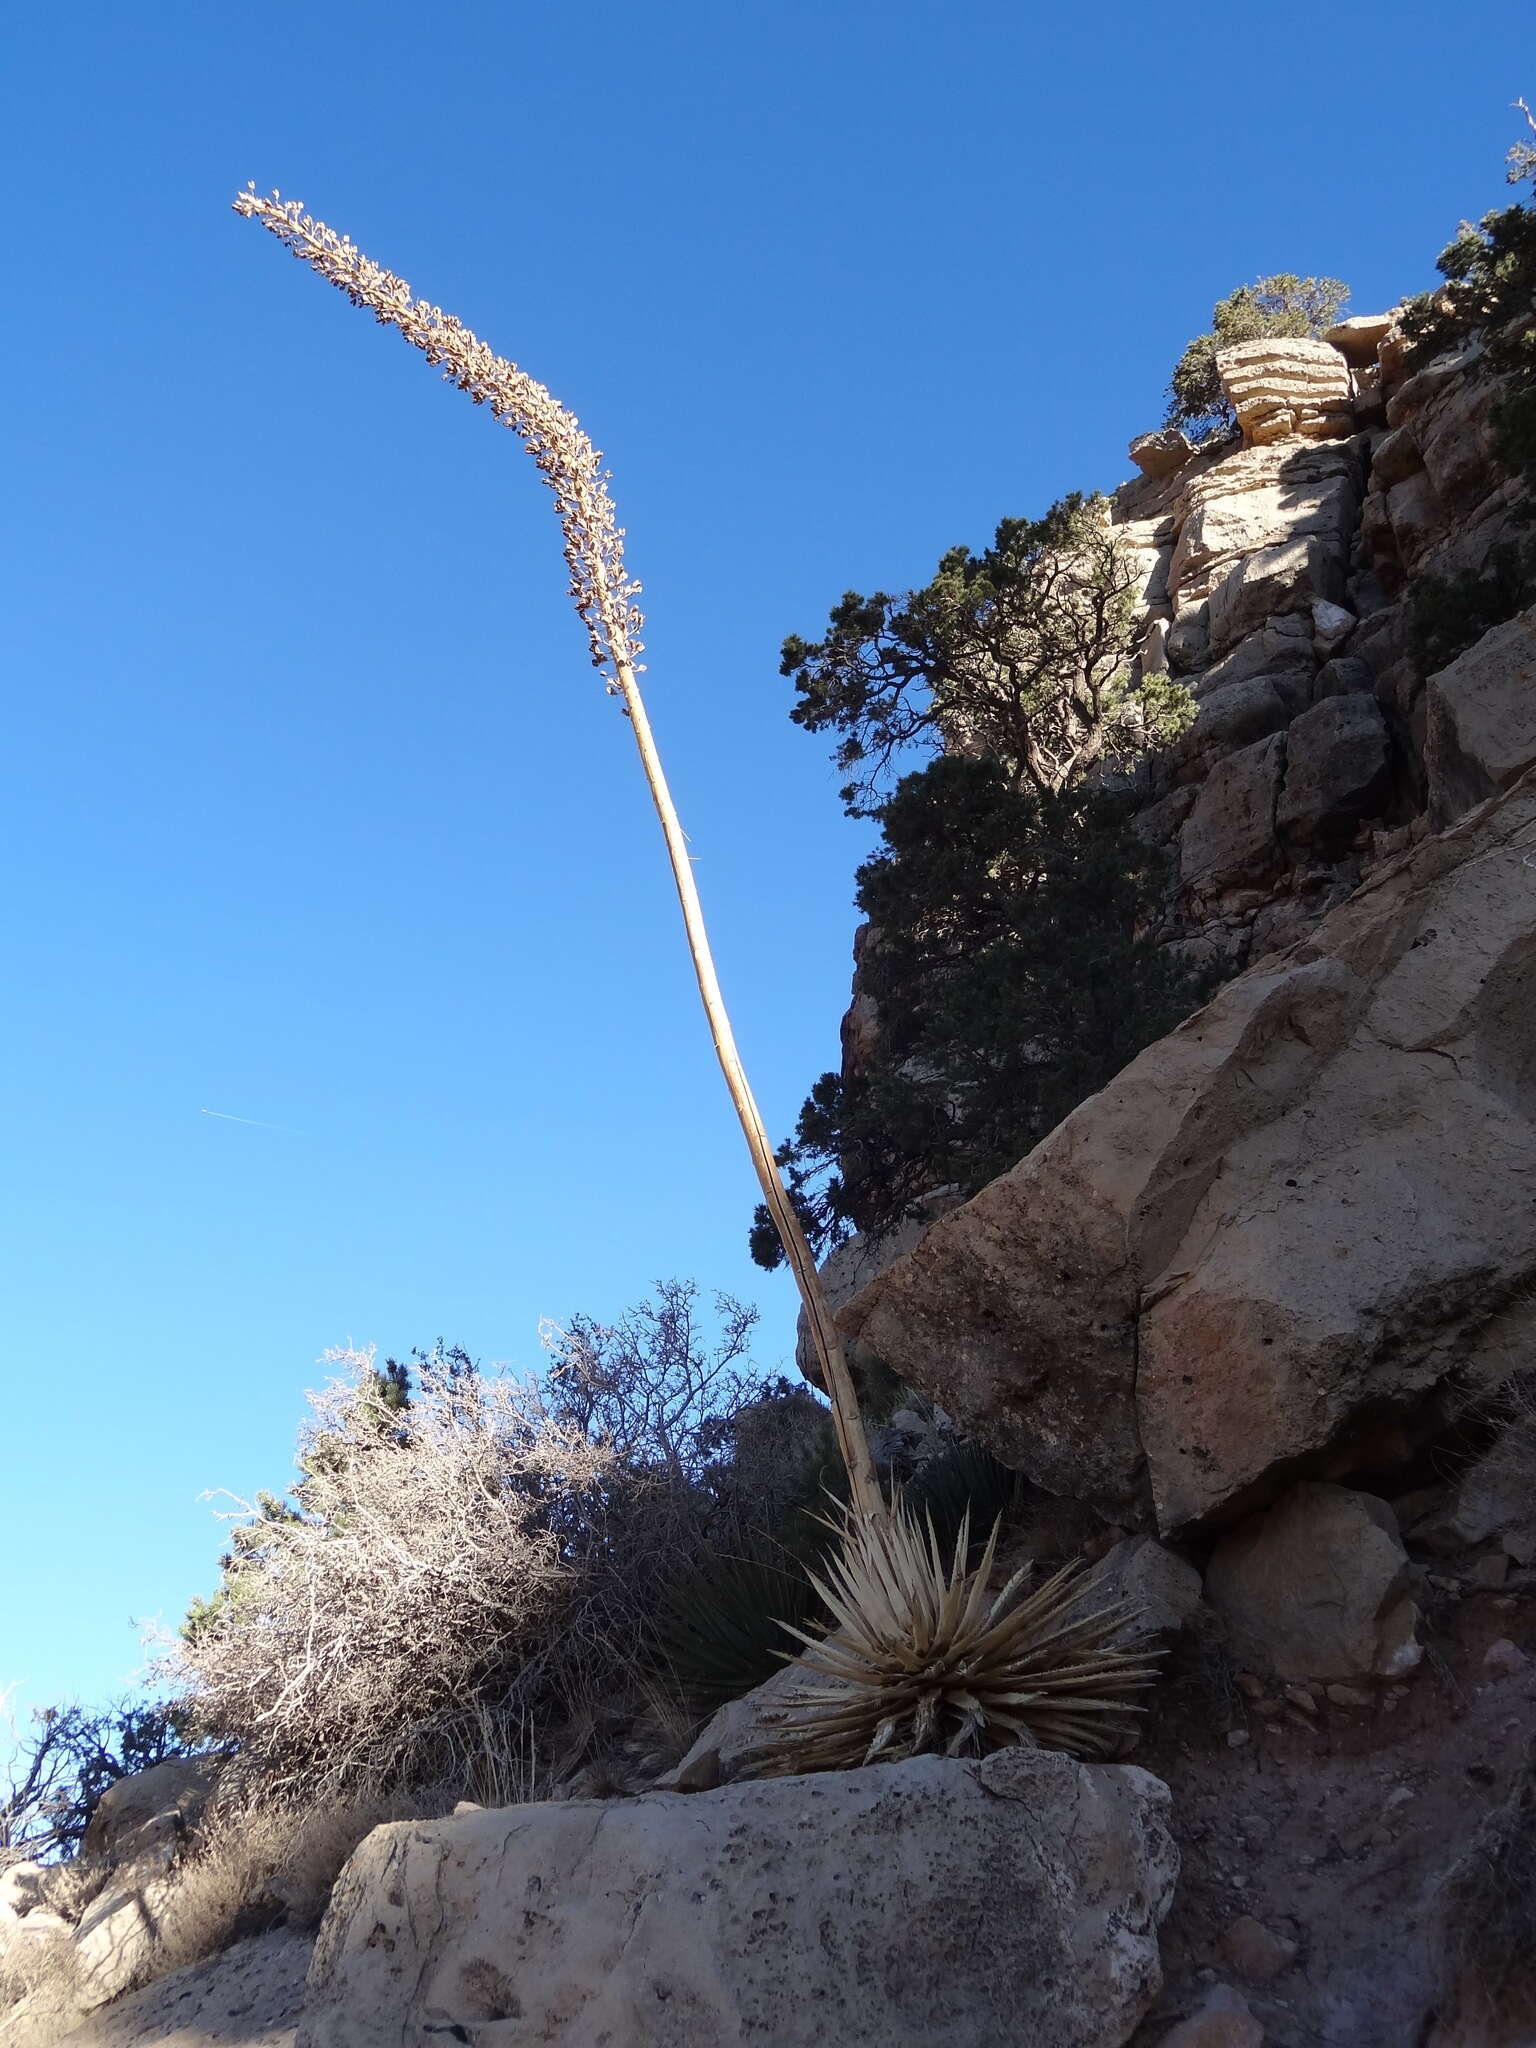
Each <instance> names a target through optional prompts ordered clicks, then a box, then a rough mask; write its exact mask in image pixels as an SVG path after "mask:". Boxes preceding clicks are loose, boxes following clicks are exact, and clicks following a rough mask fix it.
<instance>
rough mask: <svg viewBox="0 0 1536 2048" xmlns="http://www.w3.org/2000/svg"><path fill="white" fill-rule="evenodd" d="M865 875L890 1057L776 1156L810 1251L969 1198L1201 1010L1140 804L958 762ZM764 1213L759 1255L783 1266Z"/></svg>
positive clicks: (930, 782) (913, 785)
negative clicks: (944, 1200) (1043, 788)
mask: <svg viewBox="0 0 1536 2048" xmlns="http://www.w3.org/2000/svg"><path fill="white" fill-rule="evenodd" d="M881 823H882V830H883V834H884V841H885V844H884V848H883V850H882V851H881V852H880V853H878V854H877V855H876V856H875V857H874V858H873V859H872V860H870V861H868V862H866V864H865V865H864V866H863V867H862V868H861V869H860V870H859V876H858V900H859V903H860V906H861V908H862V909H863V910H864V912H865V914H866V915H867V916H868V918H869V919H870V921H871V924H872V925H873V926H874V928H875V931H874V936H873V942H872V944H871V945H870V947H869V948H868V950H867V951H866V954H865V956H864V963H863V968H862V972H861V987H862V988H863V990H864V991H865V992H866V993H868V994H869V995H870V996H871V997H873V999H874V1002H875V1004H876V1008H877V1012H878V1019H879V1041H878V1048H879V1049H878V1060H877V1061H876V1062H875V1063H872V1064H871V1065H870V1066H869V1067H868V1068H867V1069H865V1070H860V1071H856V1072H854V1073H852V1074H850V1075H848V1076H844V1075H840V1074H824V1075H823V1076H822V1077H821V1079H820V1080H819V1081H818V1082H817V1084H816V1086H815V1087H814V1088H813V1089H812V1091H811V1094H810V1096H809V1097H808V1099H807V1101H806V1103H805V1105H804V1107H803V1108H802V1110H801V1112H800V1119H799V1122H798V1124H797V1126H796V1131H795V1136H794V1138H793V1139H792V1140H791V1141H790V1142H789V1143H788V1144H786V1145H785V1146H783V1147H782V1148H781V1150H780V1153H779V1159H780V1163H781V1164H782V1165H783V1166H784V1167H785V1168H786V1169H787V1171H788V1177H789V1182H790V1185H791V1188H792V1190H793V1191H794V1193H795V1195H796V1198H797V1200H798V1202H799V1204H800V1207H801V1213H802V1215H803V1216H804V1218H805V1220H806V1224H807V1228H808V1230H809V1231H810V1233H811V1235H812V1238H813V1241H814V1242H816V1243H817V1244H818V1245H819V1246H821V1247H825V1246H828V1245H830V1244H834V1243H836V1242H838V1241H839V1240H840V1239H841V1238H842V1237H844V1236H846V1235H847V1234H848V1232H849V1231H850V1230H861V1231H865V1232H868V1233H871V1234H873V1235H876V1236H878V1235H880V1234H882V1233H883V1232H886V1231H889V1230H890V1229H891V1228H892V1227H893V1226H894V1225H895V1224H896V1223H898V1222H899V1221H900V1220H901V1219H902V1217H903V1216H905V1215H907V1214H909V1213H911V1210H912V1205H913V1203H914V1202H915V1200H916V1199H917V1197H919V1196H921V1195H923V1194H925V1193H928V1192H931V1191H932V1190H934V1189H936V1188H939V1187H946V1186H952V1187H956V1188H958V1189H959V1190H960V1191H961V1192H962V1193H966V1194H969V1193H972V1192H974V1191H975V1190H976V1189H977V1188H979V1187H981V1186H983V1185H984V1184H985V1182H987V1181H988V1180H990V1179H992V1178H993V1177H994V1176H995V1175H997V1174H999V1173H1001V1172H1003V1171H1004V1170H1005V1169H1006V1168H1008V1167H1010V1166H1012V1165H1013V1164H1014V1163H1015V1162H1016V1161H1017V1160H1019V1159H1020V1158H1022V1157H1023V1155H1024V1154H1025V1153H1026V1152H1028V1151H1029V1150H1030V1148H1031V1147H1032V1146H1033V1145H1034V1144H1035V1143H1036V1141H1037V1140H1038V1139H1040V1138H1041V1137H1043V1136H1044V1135H1045V1133H1046V1132H1047V1131H1049V1130H1051V1129H1052V1128H1053V1127H1054V1126H1055V1125H1056V1124H1057V1123H1059V1122H1060V1120H1061V1118H1062V1117H1064V1116H1065V1115H1066V1114H1067V1113H1068V1111H1069V1110H1071V1109H1074V1108H1075V1107H1076V1106H1077V1104H1078V1103H1079V1102H1081V1101H1082V1100H1083V1099H1084V1098H1085V1097H1086V1096H1088V1095H1091V1094H1092V1093H1093V1092H1094V1090H1095V1089H1097V1088H1100V1087H1102V1086H1103V1085H1104V1083H1105V1082H1106V1081H1107V1080H1109V1079H1110V1078H1111V1076H1112V1075H1114V1074H1115V1073H1117V1072H1118V1071H1119V1069H1120V1068H1121V1067H1123V1066H1124V1065H1125V1063H1126V1062H1127V1061H1128V1060H1129V1059H1131V1058H1132V1057H1133V1056H1134V1055H1135V1054H1136V1053H1137V1052H1139V1051H1140V1050H1141V1048H1142V1047H1143V1046H1145V1045H1147V1044H1149V1043H1150V1042H1151V1041H1152V1040H1153V1039H1154V1038H1156V1037H1158V1036H1159V1035H1160V1034H1161V1033H1162V1032H1164V1031H1166V1030H1168V1029H1170V1028H1171V1026H1172V1025H1173V1024H1175V1023H1176V1022H1177V1021H1178V1020H1179V1019H1180V1018H1181V1017H1183V1016H1185V1015H1187V1014H1188V1012H1189V1011H1190V1010H1191V1009H1193V1008H1194V1007H1195V1006H1196V1005H1197V1003H1198V1002H1199V1001H1200V1000H1201V997H1202V994H1203V992H1204V984H1203V983H1202V982H1201V980H1200V979H1198V978H1197V977H1195V976H1193V975H1191V974H1190V973H1189V972H1188V971H1186V970H1184V969H1182V968H1181V967H1180V966H1179V965H1177V964H1176V963H1175V962H1174V961H1173V960H1172V959H1171V958H1170V956H1169V955H1168V953H1167V951H1166V950H1165V949H1163V948H1160V947H1158V946H1156V945H1155V944H1154V943H1153V941H1152V939H1151V938H1150V936H1148V935H1147V934H1146V933H1145V932H1144V931H1142V930H1141V929H1140V927H1141V926H1142V924H1143V922H1144V920H1145V918H1146V915H1147V912H1148V909H1149V906H1150V905H1151V904H1152V903H1153V902H1155V900H1156V897H1157V893H1158V887H1159V884H1160V881H1161V879H1162V874H1163V867H1162V862H1161V860H1160V858H1159V857H1158V856H1156V855H1155V854H1153V853H1152V852H1151V851H1150V850H1149V849H1148V848H1147V846H1146V845H1145V844H1144V843H1143V842H1142V841H1141V840H1140V839H1139V838H1138V837H1137V835H1136V834H1135V832H1134V831H1133V830H1132V829H1131V825H1130V821H1129V816H1128V808H1127V805H1126V803H1125V802H1124V801H1123V800H1121V799H1118V798H1116V797H1113V796H1111V795H1108V794H1106V793H1104V792H1102V791H1094V790H1089V789H1086V788H1084V787H1083V786H1081V785H1078V786H1076V787H1074V788H1070V789H1067V790H1063V791H1061V792H1059V793H1056V794H1042V793H1040V792H1039V791H1036V790H1019V789H1015V788H1013V787H1011V786H1010V784H1009V782H1008V779H1007V777H1006V776H1005V775H1004V774H1003V773H1002V771H1001V770H1000V769H999V768H998V767H997V766H996V765H995V764H993V763H992V762H988V761H970V760H962V759H958V758H955V757H952V756H946V757H943V758H941V759H939V760H937V761H933V762H931V763H930V764H929V766H928V767H927V768H925V769H924V770H922V771H921V772H920V773H918V774H914V775H909V776H907V777H906V778H905V779H904V780H903V781H902V783H901V784H900V786H899V788H898V790H897V792H896V794H895V796H894V797H893V798H892V799H891V801H890V802H889V803H888V804H887V805H886V806H885V807H884V809H883V811H882V812H881ZM777 1250H778V1247H777V1240H776V1239H775V1238H774V1237H773V1235H772V1231H771V1227H770V1226H768V1224H767V1218H766V1215H765V1213H764V1212H762V1211H761V1210H760V1211H759V1215H758V1221H757V1226H756V1228H755V1229H754V1231H753V1236H752V1255H753V1257H754V1258H755V1259H757V1261H758V1263H759V1264H760V1265H771V1264H773V1263H776V1260H775V1258H774V1254H775V1253H776V1252H777Z"/></svg>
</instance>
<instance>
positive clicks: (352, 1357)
mask: <svg viewBox="0 0 1536 2048" xmlns="http://www.w3.org/2000/svg"><path fill="white" fill-rule="evenodd" d="M332 1356H333V1357H334V1358H335V1359H338V1360H339V1361H340V1362H342V1363H344V1364H345V1365H346V1366H347V1368H348V1371H347V1374H346V1376H345V1377H344V1378H342V1379H340V1380H336V1381H333V1382H332V1384H331V1385H330V1386H329V1387H328V1388H326V1389H325V1391H324V1392H322V1393H320V1394H316V1395H311V1397H310V1399H311V1404H312V1406H313V1409H314V1417H313V1420H312V1422H311V1424H310V1425H309V1428H308V1430H307V1431H306V1433H305V1436H304V1439H303V1443H302V1457H301V1461H300V1462H301V1465H302V1467H303V1470H304V1474H305V1476H304V1478H303V1480H302V1482H301V1483H300V1485H299V1486H298V1487H297V1488H296V1489H295V1500H296V1503H297V1505H296V1507H295V1508H294V1509H292V1510H284V1511H282V1512H281V1513H279V1514H273V1513H272V1512H271V1511H270V1510H269V1511H268V1513H267V1514H266V1516H265V1517H263V1515H262V1514H261V1513H260V1512H259V1511H255V1510H245V1509H244V1504H243V1503H242V1504H241V1506H242V1510H243V1511H244V1512H245V1513H247V1514H249V1515H250V1516H251V1525H250V1533H249V1534H248V1535H247V1539H246V1541H245V1543H244V1544H243V1545H241V1546H238V1547H237V1552H236V1555H235V1557H234V1559H233V1561H232V1564H231V1568H230V1572H229V1575H228V1580H227V1596H226V1597H225V1598H224V1599H223V1601H222V1602H221V1603H220V1604H218V1605H217V1606H216V1607H215V1608H214V1609H213V1610H212V1611H211V1613H210V1614H209V1616H208V1617H207V1618H206V1619H205V1620H204V1621H203V1623H202V1624H201V1625H200V1626H199V1627H198V1628H197V1629H196V1630H194V1631H193V1632H192V1633H191V1637H190V1640H188V1641H187V1642H186V1643H185V1645H184V1647H183V1648H182V1649H181V1650H180V1651H179V1652H178V1654H177V1657H176V1659H175V1661H174V1665H173V1673H174V1675H176V1676H179V1678H180V1681H181V1683H182V1685H183V1687H184V1689H185V1693H186V1699H187V1704H188V1705H189V1706H190V1707H191V1708H192V1710H193V1711H194V1712H195V1714H196V1716H197V1718H198V1721H199V1722H200V1723H201V1725H203V1726H204V1727H207V1728H210V1729H213V1730H216V1731H217V1732H218V1733H219V1734H220V1735H221V1736H224V1737H229V1738H233V1739H234V1740H235V1741H236V1742H237V1743H238V1744H239V1745H240V1748H241V1750H242V1751H243V1753H244V1754H245V1756H246V1757H247V1759H248V1760H250V1761H251V1762H253V1763H256V1764H259V1765H261V1766H262V1767H263V1768H264V1769H265V1771H266V1773H267V1775H268V1779H269V1782H270V1783H271V1784H272V1785H273V1786H274V1787H275V1788H278V1789H280V1788H281V1787H282V1786H283V1785H285V1784H287V1785H290V1786H292V1785H297V1784H301V1783H302V1784H304V1785H305V1786H307V1787H309V1788H311V1789H314V1790H318V1791H320V1792H321V1793H322V1794H323V1793H325V1792H326V1790H327V1789H328V1790H329V1792H330V1793H331V1794H332V1795H334V1794H336V1793H337V1792H339V1791H341V1790H342V1789H346V1790H348V1791H361V1790H366V1789H370V1788H371V1789H374V1790H377V1789H383V1788H389V1787H393V1786H396V1785H399V1784H403V1783H412V1784H417V1785H419V1784H422V1783H431V1782H433V1781H435V1780H438V1779H440V1778H443V1777H445V1776H448V1775H450V1774H451V1772H452V1771H453V1769H454V1767H455V1762H456V1760H461V1759H462V1758H463V1757H464V1756H465V1755H466V1754H479V1753H480V1751H481V1748H482V1746H483V1742H484V1738H485V1732H486V1725H487V1724H486V1722H485V1719H484V1716H485V1712H486V1710H487V1708H488V1707H490V1706H497V1705H499V1704H500V1702H499V1701H498V1700H497V1699H496V1697H495V1694H496V1693H497V1691H498V1690H499V1691H501V1692H502V1693H506V1692H507V1690H508V1689H509V1687H512V1686H513V1685H514V1683H515V1684H516V1685H520V1686H521V1687H522V1688H523V1689H524V1691H525V1692H526V1689H527V1688H528V1686H529V1685H530V1684H531V1683H532V1682H533V1680H534V1679H535V1678H536V1676H537V1674H538V1672H539V1671H540V1669H541V1668H543V1667H544V1666H547V1665H548V1664H549V1662H550V1661H551V1660H552V1658H553V1657H554V1656H555V1654H556V1652H557V1651H562V1650H565V1649H567V1648H568V1647H569V1642H570V1639H571V1638H572V1637H573V1636H574V1637H575V1638H576V1640H577V1641H578V1643H579V1640H580V1637H581V1633H582V1622H583V1617H582V1615H581V1614H580V1612H579V1611H578V1596H579V1595H580V1593H581V1591H582V1588H583V1584H584V1576H585V1572H584V1567H585V1566H586V1564H587V1561H588V1559H589V1557H590V1555H591V1554H592V1552H593V1551H594V1548H596V1549H600V1548H601V1545H602V1540H603V1519H604V1511H605V1498H606V1496H605V1484H606V1482H608V1481H609V1480H610V1478H611V1476H612V1474H613V1470H614V1459H613V1455H612V1453H611V1452H610V1451H609V1450H608V1449H607V1448H606V1447H604V1446H602V1445H598V1444H594V1443H593V1442H592V1441H590V1439H589V1438H588V1437H586V1436H585V1435H584V1434H583V1433H582V1432H581V1431H580V1430H579V1429H576V1428H574V1427H570V1426H567V1425H565V1424H563V1423H562V1422H560V1421H559V1420H558V1419H556V1418H555V1417H554V1416H553V1415H552V1414H551V1413H550V1411H549V1410H548V1408H547V1407H546V1405H545V1404H544V1402H543V1400H542V1398H541V1396H540V1395H539V1393H538V1391H537V1389H536V1388H534V1387H531V1386H527V1385H522V1384H519V1383H517V1382H515V1381H512V1380H510V1379H486V1378H481V1377H479V1376H469V1377H466V1376H464V1375H462V1374H459V1373H456V1372H454V1371H453V1370H451V1369H450V1368H449V1367H448V1366H447V1365H446V1364H444V1363H442V1362H433V1361H429V1362H428V1363H427V1365H426V1366H425V1368H424V1369H423V1371H422V1373H421V1375H420V1383H419V1391H418V1393H417V1395H416V1397H415V1400H414V1401H413V1404H412V1406H411V1408H410V1410H409V1411H408V1413H407V1414H405V1415H402V1414H400V1413H399V1412H397V1411H396V1410H395V1409H393V1408H392V1407H390V1406H389V1405H388V1403H387V1401H386V1399H385V1397H384V1393H383V1391H382V1388H381V1383H380V1378H379V1375H377V1374H376V1373H375V1372H374V1371H373V1366H372V1354H371V1353H368V1354H333V1355H332ZM511 1704H512V1705H513V1706H514V1707H515V1705H516V1702H515V1700H514V1701H513V1702H512V1703H511Z"/></svg>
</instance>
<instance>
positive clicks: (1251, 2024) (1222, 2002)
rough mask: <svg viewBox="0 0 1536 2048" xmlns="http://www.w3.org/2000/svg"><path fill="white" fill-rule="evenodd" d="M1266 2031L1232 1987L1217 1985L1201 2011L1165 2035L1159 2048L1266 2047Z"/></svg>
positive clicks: (1181, 2021) (1243, 1999) (1239, 1993)
mask: <svg viewBox="0 0 1536 2048" xmlns="http://www.w3.org/2000/svg"><path fill="white" fill-rule="evenodd" d="M1263 2044H1264V2029H1263V2027H1262V2025H1261V2024H1260V2022H1259V2021H1258V2020H1256V2019H1255V2018H1254V2016H1253V2014H1252V2013H1251V2012H1250V2011H1249V2009H1248V2001H1247V1999H1246V1998H1244V1997H1243V1996H1242V1994H1241V1992H1238V1991H1234V1990H1233V1989H1232V1987H1231V1986H1230V1985H1229V1984H1217V1985H1215V1986H1214V1987H1213V1988H1212V1990H1211V1991H1210V1993H1209V1995H1208V1996H1207V1998H1206V2001H1205V2004H1204V2005H1203V2006H1202V2007H1201V2008H1200V2010H1199V2012H1197V2013H1192V2014H1191V2015H1190V2017H1189V2018H1188V2019H1187V2020H1180V2022H1179V2024H1178V2025H1177V2026H1176V2027H1175V2028H1174V2029H1173V2031H1172V2032H1171V2033H1168V2034H1164V2036H1163V2038H1162V2040H1161V2042H1160V2043H1159V2044H1158V2048H1263Z"/></svg>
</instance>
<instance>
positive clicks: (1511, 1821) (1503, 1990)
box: [1445, 1744, 1536, 2021]
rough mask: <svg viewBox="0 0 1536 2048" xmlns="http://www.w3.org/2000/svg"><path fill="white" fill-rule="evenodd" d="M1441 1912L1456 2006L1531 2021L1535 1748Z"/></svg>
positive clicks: (1535, 2016) (1452, 1879)
mask: <svg viewBox="0 0 1536 2048" xmlns="http://www.w3.org/2000/svg"><path fill="white" fill-rule="evenodd" d="M1445 1907H1446V1913H1445V1931H1446V1947H1447V1958H1448V1961H1449V1962H1450V1964H1451V1968H1452V1971H1453V1974H1454V1976H1455V1978H1456V1983H1457V1996H1458V1998H1459V2001H1460V2002H1461V2003H1462V2004H1464V2005H1470V2006H1472V2007H1473V2008H1480V2009H1481V2012H1482V2014H1483V2015H1485V2016H1486V2015H1497V2016H1498V2017H1499V2018H1501V2019H1505V2020H1510V2021H1513V2020H1525V2021H1530V2020H1536V1744H1533V1745H1532V1746H1531V1748H1530V1749H1529V1750H1528V1751H1527V1753H1526V1756H1525V1760H1524V1762H1523V1763H1522V1765H1521V1767H1520V1770H1519V1772H1518V1773H1517V1775H1516V1778H1515V1782H1514V1784H1513V1786H1512V1787H1511V1789H1510V1792H1509V1796H1508V1797H1507V1798H1506V1799H1505V1800H1504V1801H1503V1802H1502V1803H1501V1804H1500V1805H1499V1806H1497V1807H1495V1808H1494V1810H1493V1812H1492V1813H1490V1814H1489V1815H1488V1817H1487V1819H1486V1820H1485V1821H1484V1822H1483V1824H1482V1826H1481V1827H1480V1828H1479V1829H1478V1831H1477V1833H1476V1835H1475V1836H1474V1837H1473V1839H1472V1843H1471V1846H1470V1847H1469V1848H1468V1850H1467V1852H1466V1854H1465V1855H1464V1856H1463V1857H1462V1858H1461V1860H1460V1862H1458V1863H1457V1865H1456V1867H1455V1868H1454V1869H1453V1870H1452V1872H1451V1874H1450V1876H1449V1878H1448V1879H1447V1880H1446V1886H1445Z"/></svg>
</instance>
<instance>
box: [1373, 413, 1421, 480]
mask: <svg viewBox="0 0 1536 2048" xmlns="http://www.w3.org/2000/svg"><path fill="white" fill-rule="evenodd" d="M1423 467H1424V458H1423V456H1422V455H1421V454H1420V453H1419V444H1418V442H1417V441H1416V440H1415V439H1414V436H1413V429H1412V427H1394V428H1393V429H1392V431H1391V432H1390V433H1388V434H1383V436H1382V437H1381V439H1380V440H1379V441H1378V442H1377V444H1376V449H1375V453H1374V454H1373V455H1372V456H1371V487H1372V489H1377V488H1379V489H1381V490H1384V491H1387V490H1390V489H1391V488H1392V486H1393V484H1400V483H1403V482H1405V481H1406V479H1407V478H1409V477H1411V476H1413V475H1414V474H1415V472H1416V471H1418V470H1421V469H1422V468H1423Z"/></svg>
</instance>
